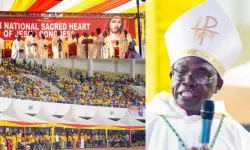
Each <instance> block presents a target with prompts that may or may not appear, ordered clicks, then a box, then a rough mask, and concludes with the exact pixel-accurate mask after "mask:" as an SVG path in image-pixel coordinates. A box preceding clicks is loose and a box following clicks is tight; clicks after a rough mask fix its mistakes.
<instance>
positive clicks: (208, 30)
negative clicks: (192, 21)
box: [191, 16, 219, 45]
mask: <svg viewBox="0 0 250 150" xmlns="http://www.w3.org/2000/svg"><path fill="white" fill-rule="evenodd" d="M217 25H218V21H217V20H216V19H215V18H214V17H212V16H206V20H205V21H204V20H203V18H202V17H199V20H198V21H197V23H196V25H195V27H193V28H191V29H193V30H194V39H195V40H196V38H198V40H199V43H200V45H202V44H203V41H204V40H205V39H206V38H208V39H210V40H211V41H212V40H213V39H214V38H215V36H216V35H217V34H219V33H218V32H216V31H215V29H216V26H217Z"/></svg>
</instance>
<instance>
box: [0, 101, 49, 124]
mask: <svg viewBox="0 0 250 150" xmlns="http://www.w3.org/2000/svg"><path fill="white" fill-rule="evenodd" d="M2 113H3V114H4V115H7V116H10V117H12V118H14V119H17V120H20V121H23V122H30V123H48V122H46V121H44V120H41V119H38V118H35V117H32V116H30V115H27V114H25V113H23V112H22V111H21V110H20V109H19V108H18V107H15V101H14V100H12V102H11V104H10V106H9V107H8V108H7V109H6V110H4V111H3V112H2Z"/></svg>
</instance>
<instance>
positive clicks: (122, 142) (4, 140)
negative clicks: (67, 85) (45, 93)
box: [0, 130, 145, 150]
mask: <svg viewBox="0 0 250 150" xmlns="http://www.w3.org/2000/svg"><path fill="white" fill-rule="evenodd" d="M85 131H86V130H85ZM88 131H90V130H88ZM144 133H145V132H144ZM107 140H108V141H107ZM140 141H145V135H141V136H138V135H136V134H133V136H132V141H130V135H129V133H128V132H127V131H125V132H124V131H122V132H116V133H114V132H113V131H109V135H108V136H107V137H106V135H105V134H104V133H103V132H100V131H99V132H96V131H94V130H92V131H90V132H81V133H79V134H78V133H76V132H56V133H55V134H54V135H51V134H49V132H45V133H44V132H36V133H35V132H33V133H26V134H24V133H22V132H18V131H15V132H12V133H10V132H6V134H2V133H0V149H1V150H5V148H6V149H7V150H23V149H24V148H25V147H30V148H29V149H30V150H49V149H51V148H52V149H76V148H97V147H98V148H101V147H107V143H108V146H109V147H125V146H126V147H130V146H131V144H130V142H132V143H137V144H138V143H140ZM142 145H143V144H142Z"/></svg>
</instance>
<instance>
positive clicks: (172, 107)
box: [146, 92, 229, 118]
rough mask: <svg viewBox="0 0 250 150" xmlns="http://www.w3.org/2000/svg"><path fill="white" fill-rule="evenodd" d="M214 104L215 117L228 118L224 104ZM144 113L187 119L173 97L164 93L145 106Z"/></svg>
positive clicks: (221, 102)
mask: <svg viewBox="0 0 250 150" xmlns="http://www.w3.org/2000/svg"><path fill="white" fill-rule="evenodd" d="M214 102H215V116H216V115H222V114H224V115H226V116H229V114H228V113H227V112H226V110H225V104H224V102H223V101H214ZM146 112H149V113H153V114H157V115H164V116H168V117H178V118H179V117H180V118H182V117H187V114H186V112H185V111H184V110H183V109H181V108H180V107H179V106H178V105H177V104H176V102H175V100H174V98H173V96H172V95H171V94H169V93H166V92H161V93H159V94H157V95H156V96H155V97H154V98H153V100H152V101H151V102H150V103H148V104H147V108H146Z"/></svg>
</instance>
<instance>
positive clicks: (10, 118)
mask: <svg viewBox="0 0 250 150" xmlns="http://www.w3.org/2000/svg"><path fill="white" fill-rule="evenodd" d="M0 120H4V121H19V120H17V119H15V118H12V117H9V116H7V115H5V114H3V113H0Z"/></svg>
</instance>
